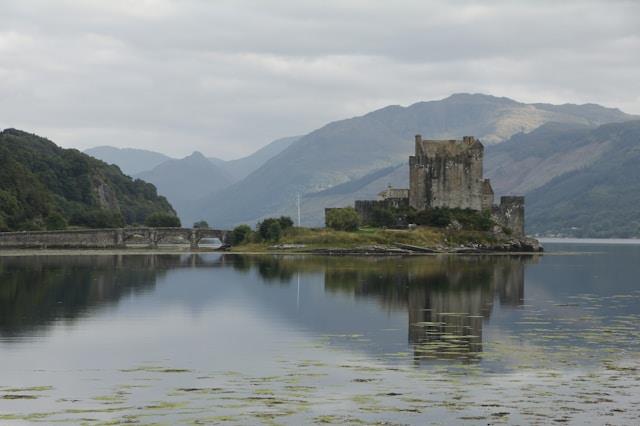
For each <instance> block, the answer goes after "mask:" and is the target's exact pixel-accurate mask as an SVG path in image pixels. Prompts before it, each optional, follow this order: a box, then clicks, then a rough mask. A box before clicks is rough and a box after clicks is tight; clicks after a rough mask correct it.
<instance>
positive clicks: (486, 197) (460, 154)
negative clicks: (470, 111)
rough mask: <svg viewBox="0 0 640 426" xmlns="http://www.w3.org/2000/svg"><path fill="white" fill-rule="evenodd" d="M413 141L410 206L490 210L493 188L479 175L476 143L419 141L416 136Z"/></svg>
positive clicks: (480, 154)
mask: <svg viewBox="0 0 640 426" xmlns="http://www.w3.org/2000/svg"><path fill="white" fill-rule="evenodd" d="M415 142H416V146H415V149H416V151H415V155H413V156H411V157H409V177H410V181H409V205H411V207H413V208H415V209H417V210H424V209H427V208H434V207H449V208H461V209H472V210H486V209H491V207H492V205H493V189H492V188H491V183H490V182H489V180H488V179H484V177H483V175H482V162H483V159H484V146H482V144H481V143H480V141H479V140H477V139H476V138H474V137H473V136H465V137H463V138H462V140H422V136H420V135H416V139H415Z"/></svg>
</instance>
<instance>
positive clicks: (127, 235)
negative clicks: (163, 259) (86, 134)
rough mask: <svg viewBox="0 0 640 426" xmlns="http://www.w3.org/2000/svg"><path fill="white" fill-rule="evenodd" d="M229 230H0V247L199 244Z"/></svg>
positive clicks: (225, 235) (223, 237) (224, 238)
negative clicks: (204, 239)
mask: <svg viewBox="0 0 640 426" xmlns="http://www.w3.org/2000/svg"><path fill="white" fill-rule="evenodd" d="M228 235H229V231H225V230H221V229H208V228H193V229H192V228H146V227H144V228H110V229H78V230H75V229H74V230H65V231H21V232H0V250H1V249H13V248H125V247H127V246H146V247H149V248H156V247H158V245H162V244H164V245H184V244H188V245H189V246H190V248H192V249H196V248H198V244H199V243H200V240H202V239H203V238H218V239H220V241H221V242H222V243H223V244H224V243H227V242H228Z"/></svg>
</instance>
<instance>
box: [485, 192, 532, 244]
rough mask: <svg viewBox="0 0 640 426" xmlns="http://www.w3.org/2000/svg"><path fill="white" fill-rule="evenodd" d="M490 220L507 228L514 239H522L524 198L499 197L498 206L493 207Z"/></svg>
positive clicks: (523, 234)
mask: <svg viewBox="0 0 640 426" xmlns="http://www.w3.org/2000/svg"><path fill="white" fill-rule="evenodd" d="M492 218H493V220H494V221H495V222H496V223H498V224H500V225H502V226H504V227H505V228H509V229H510V230H511V233H512V234H511V235H513V236H514V237H524V236H525V233H524V197H521V196H506V197H500V205H499V206H494V207H493V211H492Z"/></svg>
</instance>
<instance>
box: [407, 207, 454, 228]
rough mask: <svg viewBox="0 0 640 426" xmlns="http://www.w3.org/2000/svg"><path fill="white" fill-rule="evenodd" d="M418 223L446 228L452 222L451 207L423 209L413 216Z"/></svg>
mask: <svg viewBox="0 0 640 426" xmlns="http://www.w3.org/2000/svg"><path fill="white" fill-rule="evenodd" d="M412 219H413V220H412V221H413V222H414V223H415V224H416V225H423V226H433V227H436V228H444V227H445V226H447V225H449V224H450V223H451V215H450V212H449V209H444V208H440V207H436V208H435V209H426V210H421V211H419V212H417V213H415V215H414V216H413V218H412Z"/></svg>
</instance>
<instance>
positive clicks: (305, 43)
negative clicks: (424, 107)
mask: <svg viewBox="0 0 640 426" xmlns="http://www.w3.org/2000/svg"><path fill="white" fill-rule="evenodd" d="M639 16H640V3H638V2H634V1H613V2H612V1H566V2H557V1H530V2H524V1H522V2H511V1H483V2H480V1H447V2H445V1H424V0H423V1H417V0H416V1H409V0H407V1H396V2H389V1H382V0H380V1H376V0H374V1H371V0H367V1H364V0H328V1H310V2H299V1H284V0H270V1H268V2H265V1H258V0H255V1H241V0H228V1H216V2H210V1H205V0H182V1H177V0H176V1H172V0H141V1H136V2H130V1H124V0H100V1H99V0H78V1H71V0H57V1H51V0H49V1H45V0H41V1H31V0H28V1H25V0H5V1H3V10H2V24H1V25H0V127H8V126H12V127H19V128H23V129H25V130H30V131H35V132H38V133H41V134H43V135H45V136H48V137H50V138H51V139H53V140H55V141H56V142H58V143H61V144H63V145H65V146H75V147H79V148H87V147H90V146H95V145H99V144H111V145H116V146H135V147H141V148H147V149H156V150H159V151H163V152H166V153H168V154H172V155H185V154H188V153H189V152H191V151H192V150H194V149H198V150H201V151H203V152H205V153H207V154H210V155H216V156H223V157H236V156H239V155H242V154H246V153H248V152H251V151H253V150H255V149H256V148H258V147H259V146H261V145H263V144H265V143H267V142H269V141H270V140H272V139H275V138H278V137H282V136H287V135H292V134H300V133H305V132H308V131H310V130H313V129H314V128H315V127H317V126H320V125H322V124H324V123H326V122H327V121H330V120H334V119H340V118H345V117H349V116H353V115H357V114H362V113H366V112H368V111H370V110H372V109H374V108H378V107H382V106H385V105H388V104H408V103H412V102H415V101H419V100H426V99H434V98H440V97H444V96H447V95H449V94H450V93H453V92H461V91H470V92H485V93H491V94H495V95H499V96H509V97H512V98H515V99H518V100H522V101H531V102H533V101H542V102H560V103H563V102H598V103H602V104H605V105H608V106H617V107H621V108H622V109H624V110H626V111H627V112H635V113H639V112H640V97H639V95H638V94H639V93H640V82H639V81H638V79H637V75H640V72H639V71H640V55H637V53H636V52H638V51H640V26H639V25H638V23H639V20H640V18H638V17H639Z"/></svg>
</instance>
